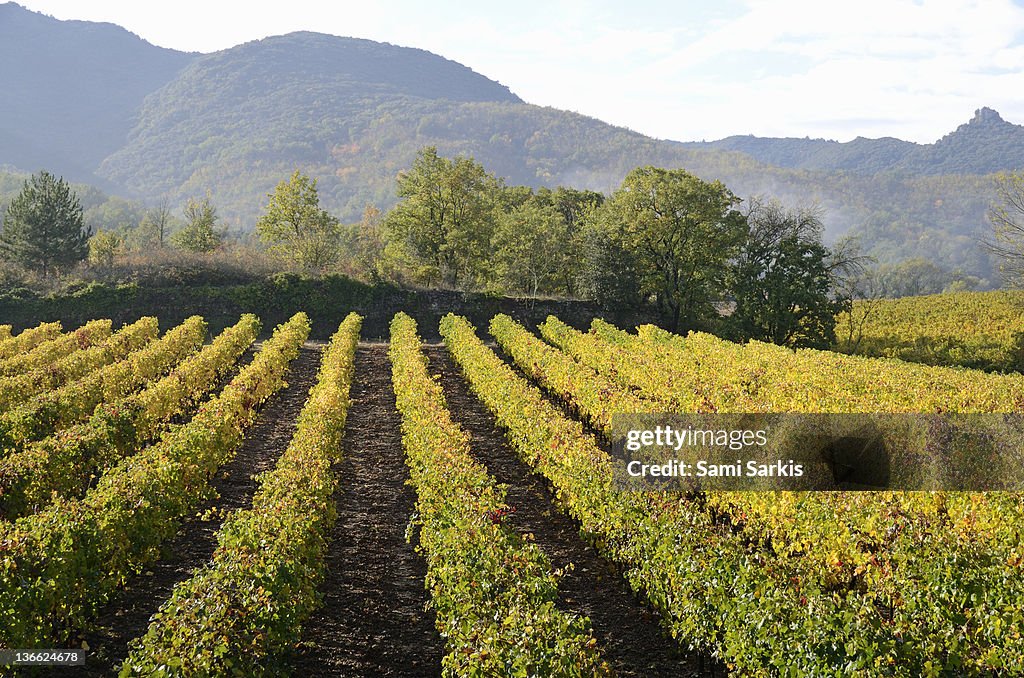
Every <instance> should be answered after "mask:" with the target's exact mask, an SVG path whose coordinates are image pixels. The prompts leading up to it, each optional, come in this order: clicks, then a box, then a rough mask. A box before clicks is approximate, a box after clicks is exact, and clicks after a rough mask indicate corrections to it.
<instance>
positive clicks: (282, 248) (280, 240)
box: [256, 170, 341, 273]
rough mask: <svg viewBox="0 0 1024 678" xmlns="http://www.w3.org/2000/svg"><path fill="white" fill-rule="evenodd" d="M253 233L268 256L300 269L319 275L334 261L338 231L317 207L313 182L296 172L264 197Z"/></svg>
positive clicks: (332, 219)
mask: <svg viewBox="0 0 1024 678" xmlns="http://www.w3.org/2000/svg"><path fill="white" fill-rule="evenodd" d="M267 197H268V198H270V201H269V202H268V203H267V207H266V212H265V213H264V214H263V216H262V217H260V219H259V221H257V222H256V232H257V233H258V234H259V237H260V240H261V241H263V243H264V244H266V245H269V249H270V251H271V252H273V253H275V254H276V255H278V256H279V257H281V258H282V259H284V260H285V261H287V262H289V263H290V264H292V265H293V266H296V267H298V268H300V269H303V270H306V271H310V272H315V273H323V272H324V271H326V270H327V269H328V268H329V267H330V266H332V265H334V264H335V263H337V261H338V257H339V255H340V253H341V227H340V224H339V222H338V220H337V219H336V218H335V217H333V216H331V215H330V214H328V213H327V211H326V210H324V209H322V208H321V207H320V197H319V195H318V194H317V189H316V179H310V178H309V177H308V176H306V175H305V174H302V173H301V172H300V171H299V170H295V172H293V173H292V176H291V178H290V179H289V180H288V181H281V182H280V183H278V185H277V187H276V188H275V189H274V192H273V193H270V194H268V195H267Z"/></svg>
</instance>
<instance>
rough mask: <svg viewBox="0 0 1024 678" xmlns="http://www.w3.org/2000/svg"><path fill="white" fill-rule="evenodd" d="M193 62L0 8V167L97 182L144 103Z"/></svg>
mask: <svg viewBox="0 0 1024 678" xmlns="http://www.w3.org/2000/svg"><path fill="white" fill-rule="evenodd" d="M195 56H196V55H193V54H186V53H183V52H176V51H174V50H170V49H163V48H160V47H155V46H153V45H151V44H149V43H148V42H146V41H145V40H143V39H142V38H140V37H138V36H137V35H134V34H133V33H129V32H128V31H126V30H125V29H123V28H121V27H119V26H115V25H113V24H107V23H95V22H88V21H58V20H57V19H54V18H52V17H48V16H45V15H42V14H37V13H35V12H31V11H29V10H27V9H25V8H23V7H21V6H20V5H17V4H15V3H13V2H8V3H4V4H0V83H2V96H0V164H9V165H14V166H18V167H22V168H24V169H28V170H37V169H40V168H43V167H47V168H52V169H54V170H56V171H59V172H61V173H63V174H65V175H67V176H68V177H69V178H74V179H76V180H83V181H84V180H89V181H97V175H96V174H95V173H94V172H95V170H96V168H97V166H98V165H99V163H100V162H101V161H102V160H103V159H104V158H105V157H107V156H108V155H110V154H111V153H113V152H114V151H115V150H117V149H118V148H120V147H122V146H123V145H124V144H125V142H126V141H127V137H128V131H129V130H130V129H131V128H132V126H133V125H134V123H135V115H136V114H137V112H138V109H139V107H140V106H141V104H142V101H143V99H144V98H145V97H146V95H148V94H150V93H152V92H153V91H154V90H156V89H158V88H160V87H161V86H163V85H165V84H166V83H168V82H170V81H171V80H172V79H173V78H174V77H175V75H176V74H177V73H178V71H180V70H181V69H182V68H183V67H185V66H186V65H187V64H188V63H190V62H191V61H192V60H193V59H194V58H195Z"/></svg>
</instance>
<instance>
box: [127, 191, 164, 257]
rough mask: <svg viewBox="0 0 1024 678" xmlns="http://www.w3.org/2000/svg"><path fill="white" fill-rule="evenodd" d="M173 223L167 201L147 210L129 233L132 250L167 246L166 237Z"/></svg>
mask: <svg viewBox="0 0 1024 678" xmlns="http://www.w3.org/2000/svg"><path fill="white" fill-rule="evenodd" d="M174 222H175V218H174V216H173V215H172V214H171V208H170V205H169V204H168V202H167V200H166V199H165V200H162V201H161V202H160V204H159V205H157V206H156V207H154V208H153V209H151V210H148V211H147V212H146V214H145V215H143V217H142V220H141V221H140V222H139V225H138V226H137V227H136V228H134V229H132V230H131V231H130V232H129V241H130V244H131V246H132V248H133V249H138V250H148V249H151V248H156V249H163V247H164V246H165V245H166V244H167V238H168V235H169V234H170V232H171V227H172V225H173V224H174Z"/></svg>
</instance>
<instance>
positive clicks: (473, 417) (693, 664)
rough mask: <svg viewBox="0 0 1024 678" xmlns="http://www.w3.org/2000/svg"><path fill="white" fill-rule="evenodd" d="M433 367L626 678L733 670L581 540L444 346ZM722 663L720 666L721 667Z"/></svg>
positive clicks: (456, 415) (571, 601)
mask: <svg viewBox="0 0 1024 678" xmlns="http://www.w3.org/2000/svg"><path fill="white" fill-rule="evenodd" d="M426 353H427V355H428V357H429V359H430V366H431V367H430V369H431V372H432V373H434V374H438V375H440V378H441V385H442V387H443V388H444V391H445V398H446V399H447V401H448V406H449V410H450V411H451V413H452V418H453V419H454V420H455V421H456V422H457V423H458V424H459V425H460V426H462V428H463V429H465V430H466V431H467V432H469V433H470V435H471V436H472V449H473V454H474V455H475V456H476V457H477V458H478V459H479V460H480V461H481V462H483V463H484V464H486V466H487V468H488V470H489V471H490V473H491V475H493V476H494V477H495V478H496V479H497V480H498V482H499V483H504V484H506V485H508V494H507V502H508V504H509V505H510V506H512V507H514V508H515V513H513V514H511V515H510V516H509V517H508V518H507V519H506V520H507V521H508V522H509V524H511V525H512V526H514V527H515V528H516V529H517V530H519V532H521V533H524V534H526V533H529V534H532V535H533V537H534V540H535V541H536V543H537V545H538V546H539V547H540V548H541V549H542V550H543V551H544V553H545V554H547V556H548V557H549V558H550V559H551V561H552V565H553V566H554V567H556V568H564V567H565V566H567V565H569V564H570V563H571V564H572V565H573V568H572V569H571V571H570V572H568V573H567V574H566V575H565V576H564V577H562V579H561V580H560V581H559V603H560V607H561V608H563V609H565V610H567V611H570V612H574V613H577V614H580V615H586V616H587V617H589V618H590V622H591V626H592V628H593V631H594V636H595V638H596V639H597V641H598V643H599V647H600V648H601V651H602V654H603V656H604V657H605V659H606V660H607V661H608V663H609V664H611V666H612V668H613V669H614V670H615V672H616V674H617V675H619V676H637V677H647V676H686V677H690V676H714V675H722V676H724V675H725V671H724V670H723V669H722V668H717V667H715V666H714V663H713V662H711V661H710V660H708V659H707V658H704V657H701V656H700V655H697V654H695V653H691V652H687V651H685V650H684V649H683V648H682V647H681V646H680V645H679V643H678V642H677V641H675V640H673V639H672V638H670V637H669V636H668V635H667V634H666V633H665V632H664V631H663V630H662V628H661V626H660V624H659V617H658V615H657V614H656V613H655V612H653V611H652V610H650V609H649V608H648V607H647V606H646V605H644V604H642V603H641V602H639V601H638V600H637V599H636V598H635V597H634V596H633V593H632V591H631V590H630V588H629V585H628V583H627V582H626V581H625V579H624V578H623V577H622V576H621V574H620V572H619V570H618V568H617V566H615V565H614V564H612V563H610V562H609V561H607V560H605V559H604V558H602V557H600V556H599V555H598V554H597V552H596V551H595V550H594V549H593V548H592V547H591V546H590V545H589V544H587V543H586V542H585V541H583V540H582V539H581V538H580V530H579V524H578V523H576V522H575V521H574V520H572V519H571V518H570V517H568V516H567V515H565V514H564V513H562V512H561V511H560V510H559V509H558V508H557V507H556V505H555V503H554V496H553V493H552V492H551V489H550V486H549V483H548V482H547V480H546V479H545V478H543V476H541V475H539V474H536V473H534V472H533V471H532V470H531V469H530V468H529V467H528V466H527V465H526V464H524V463H523V462H521V461H520V460H519V458H518V457H517V456H516V453H515V451H514V450H513V449H512V448H511V447H510V446H509V445H508V444H507V443H506V442H505V436H504V431H503V429H501V428H500V427H499V426H498V425H497V422H496V421H495V419H494V417H493V415H491V413H490V412H489V411H488V410H487V408H486V406H485V405H484V404H483V403H482V402H480V400H478V399H477V398H476V396H475V395H474V394H473V393H472V392H471V391H470V389H469V386H468V384H467V383H466V381H465V379H464V378H463V377H462V374H461V372H460V371H459V369H458V367H457V366H456V365H455V363H454V362H453V361H452V359H451V357H450V356H449V354H448V352H447V350H446V349H445V348H444V346H441V345H436V346H428V347H426ZM716 668H717V670H716Z"/></svg>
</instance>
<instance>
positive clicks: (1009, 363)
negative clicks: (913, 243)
mask: <svg viewBox="0 0 1024 678" xmlns="http://www.w3.org/2000/svg"><path fill="white" fill-rule="evenodd" d="M837 321H838V322H837V325H836V334H837V335H839V346H838V348H839V350H841V351H843V352H846V353H858V354H861V355H869V356H876V357H889V358H900V359H902V360H910V361H914V362H921V363H925V364H928V365H947V366H961V367H969V368H977V369H984V370H994V371H998V372H1007V371H1014V370H1015V371H1018V372H1019V371H1021V369H1022V368H1024V332H1022V330H1021V323H1022V321H1024V295H1022V294H1021V292H1020V291H1019V290H997V291H992V292H956V293H950V294H933V295H927V296H920V297H904V298H901V299H874V300H867V301H857V302H854V304H853V309H852V310H851V311H850V312H849V313H843V314H841V315H840V316H839V317H838V318H837Z"/></svg>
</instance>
